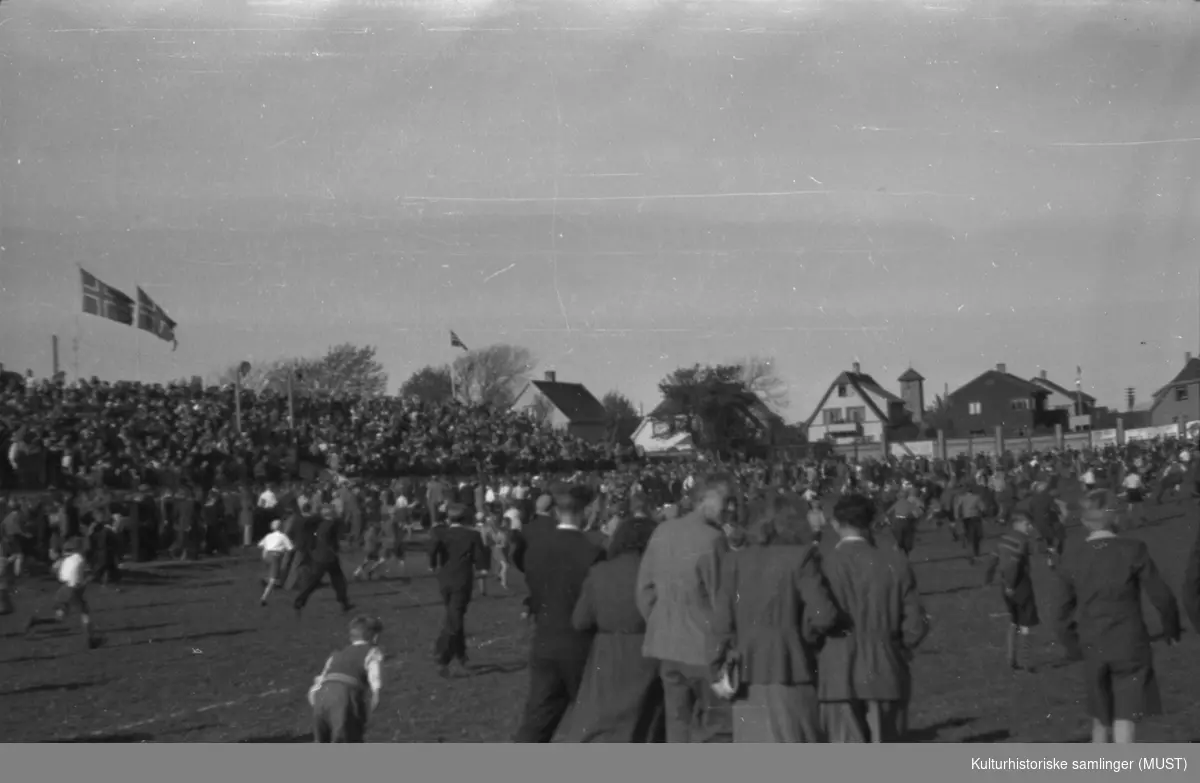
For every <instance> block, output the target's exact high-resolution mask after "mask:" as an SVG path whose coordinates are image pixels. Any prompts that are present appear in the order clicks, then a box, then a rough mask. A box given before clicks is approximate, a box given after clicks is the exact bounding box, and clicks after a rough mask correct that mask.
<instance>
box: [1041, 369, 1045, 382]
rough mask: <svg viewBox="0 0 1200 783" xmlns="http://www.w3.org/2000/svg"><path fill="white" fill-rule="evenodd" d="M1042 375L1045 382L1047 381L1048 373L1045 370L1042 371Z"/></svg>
mask: <svg viewBox="0 0 1200 783" xmlns="http://www.w3.org/2000/svg"><path fill="white" fill-rule="evenodd" d="M1040 375H1041V377H1042V380H1043V381H1044V380H1046V371H1045V370H1042V371H1041V373H1040Z"/></svg>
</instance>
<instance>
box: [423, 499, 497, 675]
mask: <svg viewBox="0 0 1200 783" xmlns="http://www.w3.org/2000/svg"><path fill="white" fill-rule="evenodd" d="M446 515H447V516H448V517H449V518H450V525H449V526H448V527H443V526H441V525H439V526H437V527H435V528H434V529H433V531H432V532H431V534H430V535H431V542H430V543H431V544H432V546H431V547H430V550H429V564H430V567H431V568H435V569H436V570H437V578H438V588H439V590H440V591H441V594H442V604H443V605H444V606H445V607H446V616H445V619H444V620H443V621H442V632H441V633H440V634H438V639H437V650H436V655H437V662H438V674H440V675H441V676H442V677H448V676H449V675H450V663H451V662H453V661H458V663H459V664H460V665H462V666H466V665H467V632H466V627H465V624H466V619H467V607H469V606H470V604H471V590H472V588H473V586H474V584H475V576H476V574H477V573H479V572H480V571H483V570H485V569H486V568H487V550H486V549H485V548H484V546H483V538H482V536H480V535H479V531H478V530H476V529H475V528H473V527H467V525H466V524H465V523H466V520H467V507H466V506H464V505H462V504H461V503H451V504H449V505H448V506H447V507H446Z"/></svg>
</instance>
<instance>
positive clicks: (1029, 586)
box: [988, 512, 1040, 673]
mask: <svg viewBox="0 0 1200 783" xmlns="http://www.w3.org/2000/svg"><path fill="white" fill-rule="evenodd" d="M1032 532H1033V523H1032V522H1030V521H1029V517H1028V516H1027V515H1026V514H1024V513H1023V512H1018V513H1016V514H1015V515H1014V516H1013V520H1012V529H1011V530H1009V531H1007V532H1005V533H1004V534H1003V535H1002V536H1000V541H999V542H998V544H997V547H996V549H997V558H996V568H997V569H998V570H999V574H1000V586H1001V590H1002V597H1003V598H1004V606H1005V608H1006V609H1007V610H1008V619H1009V626H1008V637H1007V649H1008V666H1009V668H1010V669H1012V670H1013V671H1021V672H1030V673H1032V672H1033V671H1034V670H1035V667H1034V664H1033V650H1032V646H1031V645H1030V639H1029V636H1030V634H1031V632H1032V629H1033V628H1034V626H1036V625H1038V623H1039V622H1040V619H1039V617H1038V610H1037V600H1036V599H1035V597H1034V594H1033V571H1032V568H1031V565H1030V561H1031V559H1032V556H1033V541H1032V539H1031V537H1030V534H1031V533H1032ZM988 581H991V580H990V579H989V580H988Z"/></svg>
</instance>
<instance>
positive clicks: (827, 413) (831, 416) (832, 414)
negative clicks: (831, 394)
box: [821, 408, 842, 424]
mask: <svg viewBox="0 0 1200 783" xmlns="http://www.w3.org/2000/svg"><path fill="white" fill-rule="evenodd" d="M821 417H822V420H823V421H824V422H825V423H826V424H841V423H842V409H841V408H826V409H825V410H823V411H821Z"/></svg>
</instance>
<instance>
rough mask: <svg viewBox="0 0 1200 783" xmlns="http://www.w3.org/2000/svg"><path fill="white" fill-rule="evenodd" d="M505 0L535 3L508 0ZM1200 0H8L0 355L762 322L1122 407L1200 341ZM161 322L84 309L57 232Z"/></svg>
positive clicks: (726, 354) (191, 364)
mask: <svg viewBox="0 0 1200 783" xmlns="http://www.w3.org/2000/svg"><path fill="white" fill-rule="evenodd" d="M515 9H519V10H515ZM1198 16H1200V6H1197V4H1196V3H1193V2H1184V0H1161V1H1159V2H1149V3H1143V2H1120V3H1104V2H1030V3H1026V2H1019V1H1018V0H1010V1H1005V2H988V0H976V1H974V2H958V0H941V1H939V0H930V1H929V2H927V3H917V2H906V1H904V0H891V1H890V2H874V1H870V2H868V1H866V0H839V1H838V2H833V0H826V2H793V3H784V2H732V1H730V2H711V3H709V2H696V3H666V2H657V3H652V2H630V1H624V2H601V3H588V4H574V3H571V2H568V1H567V0H559V1H558V2H554V3H546V4H544V5H541V6H539V5H538V4H536V3H532V2H519V3H507V4H506V3H490V2H482V1H475V0H464V1H463V2H452V3H447V2H417V1H416V0H411V1H410V2H393V0H356V1H349V0H347V1H345V2H335V1H334V0H264V1H263V2H253V0H251V1H249V2H247V1H245V0H243V1H242V2H234V1H233V0H214V1H213V2H205V3H203V4H201V3H199V2H194V1H193V0H176V1H175V2H171V0H157V1H156V2H145V1H144V0H124V1H120V0H112V1H111V2H110V1H108V0H86V1H85V0H78V1H75V0H4V2H2V3H0V362H3V363H4V364H5V365H7V366H8V367H10V368H16V369H24V368H26V367H30V368H33V369H34V370H35V372H37V373H38V374H39V375H42V374H48V373H49V371H50V335H51V334H58V335H59V336H60V340H61V343H62V364H63V367H64V369H66V370H67V371H68V372H71V373H73V372H74V370H75V355H74V352H73V350H72V344H73V340H74V339H75V338H76V337H78V339H79V350H78V369H79V371H80V373H82V374H84V375H92V374H96V375H100V376H102V377H106V378H110V379H117V378H136V377H139V376H140V377H141V378H142V379H143V380H148V381H165V380H169V379H172V378H177V377H183V376H190V375H192V374H202V375H205V376H209V375H210V374H212V373H215V372H216V371H219V370H220V369H221V368H223V367H225V366H228V365H229V364H231V363H233V362H235V361H237V360H240V359H243V358H248V359H250V360H251V361H256V360H268V359H272V358H276V357H280V356H286V355H296V354H315V353H319V352H320V351H321V350H322V349H323V348H324V347H326V346H328V345H330V344H333V343H338V342H342V341H347V340H348V341H353V342H356V343H370V344H373V345H377V346H378V348H379V355H380V358H381V359H382V361H383V362H384V364H385V366H386V368H387V370H388V372H389V374H390V376H391V383H390V386H391V388H392V389H395V388H396V387H397V386H398V385H399V384H400V383H401V382H402V381H403V380H404V379H405V377H407V375H408V374H409V373H410V372H412V371H413V370H415V369H417V368H419V367H420V366H422V365H424V364H427V363H431V362H442V361H447V360H450V359H452V358H453V357H454V353H453V352H452V350H451V348H450V346H449V339H448V334H447V332H448V330H449V329H454V330H455V331H457V332H458V334H459V335H460V336H461V337H462V339H463V340H464V341H465V342H466V343H467V345H468V346H471V347H476V346H481V345H485V344H487V343H491V342H495V341H508V342H513V343H517V344H520V345H524V346H527V347H529V348H530V349H531V350H532V351H533V352H534V353H535V354H536V355H537V356H538V357H539V359H540V360H541V363H540V366H539V368H538V372H539V373H540V372H542V371H544V370H548V369H555V370H557V372H558V377H559V379H560V380H573V381H580V382H583V383H584V384H586V385H587V386H588V387H589V388H591V389H592V390H593V391H594V392H595V393H596V395H597V396H600V395H601V394H603V393H604V392H605V391H607V390H608V389H611V388H617V389H620V390H621V391H623V392H625V393H626V394H628V395H629V396H630V397H631V398H632V399H633V400H634V401H635V403H637V402H642V403H644V404H645V405H646V407H647V408H650V407H652V406H653V405H654V404H655V403H656V401H657V395H656V389H655V386H656V383H657V381H658V380H659V379H660V378H661V377H662V376H663V375H665V374H666V373H668V372H669V371H670V370H672V369H673V368H675V367H678V366H681V365H690V364H692V363H694V362H716V361H722V360H728V359H734V358H737V357H740V356H745V355H748V354H762V355H768V356H774V357H775V360H776V364H777V366H778V370H779V372H780V374H781V375H782V376H783V378H784V379H785V380H786V381H787V382H788V383H789V384H790V388H791V405H790V408H789V409H788V411H787V415H788V418H789V419H800V420H802V419H804V418H806V417H807V416H808V414H809V413H810V412H811V410H812V407H813V406H814V405H816V404H817V402H818V401H819V398H820V396H821V394H822V393H823V392H824V390H825V388H826V387H827V386H828V384H829V383H830V381H831V380H832V378H833V377H834V375H835V374H836V373H837V372H838V371H839V370H842V369H847V368H848V367H849V366H850V364H851V363H852V362H854V361H855V360H857V361H859V362H861V364H862V366H863V369H864V370H865V371H867V372H870V373H872V374H873V375H875V376H876V378H878V379H879V380H880V381H882V382H883V383H884V385H885V386H888V387H889V388H892V389H893V390H895V389H896V388H897V384H896V382H895V379H896V377H897V376H899V375H900V373H902V372H903V371H904V370H905V368H906V367H907V366H908V365H909V363H911V364H912V365H913V366H915V367H916V368H917V369H918V370H920V371H921V372H922V374H924V375H925V376H926V377H927V378H928V382H927V389H928V391H927V396H930V397H931V396H932V394H933V393H934V392H940V391H941V390H942V388H943V385H944V384H949V385H950V387H951V388H952V389H953V388H954V387H956V386H958V385H960V384H962V383H965V382H966V381H968V380H970V379H971V378H973V377H974V376H976V375H977V374H979V373H980V372H982V371H983V370H985V369H987V368H988V367H990V366H993V365H994V364H996V363H997V362H1006V363H1007V364H1008V367H1009V369H1010V371H1012V372H1015V373H1017V374H1020V375H1024V376H1027V377H1031V376H1033V375H1034V374H1035V373H1036V372H1037V371H1038V370H1039V369H1040V368H1044V369H1046V370H1048V371H1049V373H1050V376H1051V378H1053V379H1057V380H1059V381H1060V382H1062V383H1063V384H1064V385H1067V386H1070V385H1071V384H1072V381H1073V377H1074V371H1075V367H1076V365H1082V367H1083V369H1084V386H1085V389H1087V390H1088V391H1090V392H1092V393H1093V394H1095V395H1096V396H1098V397H1099V398H1100V400H1101V402H1102V403H1107V404H1113V405H1123V397H1124V394H1123V389H1124V388H1125V387H1126V386H1134V387H1136V388H1137V391H1138V396H1139V398H1142V399H1145V398H1146V397H1147V396H1148V395H1149V394H1150V392H1151V391H1152V390H1153V389H1154V388H1155V387H1157V386H1159V385H1161V384H1162V383H1164V382H1165V381H1167V380H1168V379H1169V377H1170V376H1171V375H1173V374H1174V373H1175V372H1177V371H1178V369H1179V367H1180V366H1181V363H1182V361H1183V354H1184V352H1185V351H1189V350H1190V351H1193V352H1200V282H1198V274H1200V263H1197V261H1198V259H1200V254H1198V253H1197V250H1198V249H1200V247H1198V245H1200V243H1198V241H1197V238H1196V231H1197V226H1198V225H1200V200H1198V199H1197V198H1196V192H1197V191H1196V189H1197V184H1198V183H1200V78H1197V74H1200V45H1198V44H1197V43H1196V41H1198V40H1200V38H1198V37H1197V32H1198V30H1197V27H1198V24H1197V21H1196V20H1197V17H1198ZM77 264H78V265H82V266H83V267H84V268H86V269H87V270H88V271H90V272H92V273H93V274H95V275H97V276H98V277H100V278H101V279H103V280H105V281H107V282H109V283H111V284H113V285H115V286H117V287H119V288H122V289H124V290H126V291H127V292H128V293H130V294H132V293H133V289H134V287H135V285H137V284H139V283H140V284H141V285H143V286H144V287H145V288H146V289H147V291H148V292H149V293H150V294H151V295H152V296H154V297H155V298H157V300H158V301H159V302H160V303H161V304H162V305H163V307H164V308H166V310H167V311H168V312H169V313H170V314H171V315H172V317H174V318H175V319H176V320H177V321H178V322H179V332H178V336H179V340H180V343H179V349H178V351H177V352H175V353H172V352H171V350H170V346H169V345H165V344H163V343H161V342H157V341H155V340H154V339H153V338H151V337H149V336H142V337H141V338H140V339H137V336H136V332H135V330H131V329H129V328H127V327H122V326H118V325H116V324H112V323H108V322H105V321H102V320H100V319H97V318H94V317H90V316H78V315H77V313H78V311H79V309H80V295H79V281H78V273H77V271H76V265H77Z"/></svg>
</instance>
